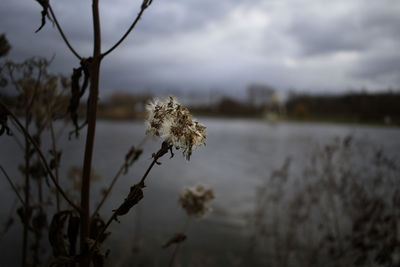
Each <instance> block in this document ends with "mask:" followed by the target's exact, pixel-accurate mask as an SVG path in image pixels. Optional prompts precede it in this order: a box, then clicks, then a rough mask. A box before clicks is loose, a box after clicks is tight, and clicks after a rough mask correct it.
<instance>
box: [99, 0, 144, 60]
mask: <svg viewBox="0 0 400 267" xmlns="http://www.w3.org/2000/svg"><path fill="white" fill-rule="evenodd" d="M145 1H146V0H145ZM150 3H151V1H150ZM150 3H149V4H146V5H142V7H141V8H140V12H139V13H138V15H137V17H136V19H135V20H134V21H133V22H132V24H131V26H130V27H129V28H128V30H127V31H126V32H125V34H124V35H123V36H122V37H121V39H119V40H118V42H116V43H115V45H113V46H112V47H111V48H110V49H108V50H107V51H106V52H104V53H103V54H102V55H101V57H102V58H103V57H105V56H107V55H108V54H109V53H111V52H112V51H113V50H114V49H115V48H117V47H118V46H119V45H120V44H121V43H122V42H123V41H124V40H125V38H126V37H127V36H128V35H129V33H130V32H131V31H132V30H133V28H135V26H136V24H137V23H138V21H139V20H140V18H141V17H142V15H143V12H144V11H145V10H146V8H147V7H148V6H149V5H150Z"/></svg>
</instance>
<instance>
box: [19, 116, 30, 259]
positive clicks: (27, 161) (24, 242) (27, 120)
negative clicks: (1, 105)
mask: <svg viewBox="0 0 400 267" xmlns="http://www.w3.org/2000/svg"><path fill="white" fill-rule="evenodd" d="M29 111H30V109H26V112H25V129H26V131H27V132H28V133H29V124H30V120H31V117H30V113H29ZM30 155H31V146H30V143H29V139H28V137H27V136H25V206H24V234H23V240H22V258H21V266H22V267H24V266H26V265H27V255H28V229H29V217H30V212H31V211H30V206H29V205H30V199H29V193H30V181H29V172H30V170H29V169H30V158H31V157H30Z"/></svg>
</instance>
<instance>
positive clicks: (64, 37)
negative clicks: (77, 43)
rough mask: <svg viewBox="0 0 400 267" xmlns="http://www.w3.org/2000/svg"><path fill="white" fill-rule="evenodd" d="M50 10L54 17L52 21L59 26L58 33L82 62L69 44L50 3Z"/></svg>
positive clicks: (80, 58)
mask: <svg viewBox="0 0 400 267" xmlns="http://www.w3.org/2000/svg"><path fill="white" fill-rule="evenodd" d="M49 10H50V14H51V17H52V19H53V20H54V22H55V24H56V26H57V29H58V31H59V32H60V34H61V37H62V38H63V40H64V42H65V44H66V45H67V46H68V48H69V50H71V52H72V54H74V55H75V56H76V57H77V58H78V59H79V60H82V57H81V56H80V55H79V54H78V53H77V52H76V51H75V49H74V48H73V47H72V45H71V44H70V43H69V41H68V39H67V37H66V36H65V34H64V32H63V30H62V29H61V26H60V24H59V23H58V20H57V18H56V15H55V14H54V11H53V9H52V8H51V5H50V3H49Z"/></svg>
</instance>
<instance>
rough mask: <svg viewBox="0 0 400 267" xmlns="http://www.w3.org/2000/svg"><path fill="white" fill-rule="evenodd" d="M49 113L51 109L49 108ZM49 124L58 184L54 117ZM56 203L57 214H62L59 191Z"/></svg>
mask: <svg viewBox="0 0 400 267" xmlns="http://www.w3.org/2000/svg"><path fill="white" fill-rule="evenodd" d="M49 112H51V111H50V108H49ZM49 124H50V133H51V142H52V146H53V148H52V149H53V157H54V163H55V171H56V177H55V178H56V181H57V183H58V181H59V174H58V151H57V144H56V137H55V134H54V127H53V119H52V116H50V120H49ZM56 201H57V212H60V193H59V192H58V191H56Z"/></svg>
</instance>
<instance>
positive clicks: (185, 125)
mask: <svg viewBox="0 0 400 267" xmlns="http://www.w3.org/2000/svg"><path fill="white" fill-rule="evenodd" d="M146 109H147V115H148V116H147V120H146V126H147V130H146V133H147V134H148V135H152V136H157V137H160V138H161V139H163V140H164V141H167V142H169V143H170V144H172V145H173V146H174V147H175V148H176V149H183V155H184V156H185V157H186V158H187V159H188V160H189V159H190V155H191V154H192V152H193V147H197V146H201V145H204V144H205V139H206V132H205V129H206V127H205V126H204V125H202V124H200V123H198V122H197V121H195V120H193V119H192V116H191V115H190V113H189V110H188V109H187V108H185V107H183V106H182V105H181V104H179V102H178V101H176V100H175V99H174V98H173V97H172V96H170V97H169V98H167V99H165V100H164V101H161V100H153V101H152V102H150V103H149V104H147V106H146Z"/></svg>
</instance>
